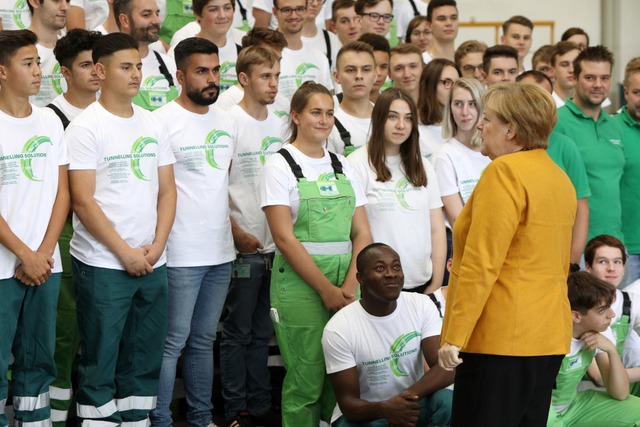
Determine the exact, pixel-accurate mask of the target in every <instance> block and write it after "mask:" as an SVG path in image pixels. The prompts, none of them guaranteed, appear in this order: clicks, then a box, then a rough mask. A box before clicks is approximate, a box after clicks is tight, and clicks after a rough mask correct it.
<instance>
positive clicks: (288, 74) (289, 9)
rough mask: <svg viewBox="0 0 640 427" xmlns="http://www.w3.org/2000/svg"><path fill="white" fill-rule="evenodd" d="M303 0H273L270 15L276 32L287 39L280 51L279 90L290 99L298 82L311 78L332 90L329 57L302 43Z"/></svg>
mask: <svg viewBox="0 0 640 427" xmlns="http://www.w3.org/2000/svg"><path fill="white" fill-rule="evenodd" d="M307 13H308V12H307V1H306V0H276V1H275V2H274V7H273V14H274V15H275V17H276V18H277V20H278V32H280V33H282V35H283V36H284V38H285V39H286V40H287V47H285V48H284V49H283V50H282V61H281V63H280V81H279V89H278V90H279V91H280V93H282V94H283V95H284V96H286V97H288V98H291V97H292V96H293V94H294V93H295V91H296V90H297V89H298V88H299V87H300V85H301V84H302V83H304V82H306V81H309V80H312V81H314V82H316V83H320V84H322V85H323V86H325V87H326V88H327V89H329V91H333V81H332V80H331V72H330V69H329V60H328V59H327V57H326V55H324V54H323V53H322V52H321V51H319V50H318V49H315V48H313V47H311V46H304V45H303V43H302V26H303V25H304V20H305V19H306V17H307Z"/></svg>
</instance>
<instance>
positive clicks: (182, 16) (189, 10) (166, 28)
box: [160, 0, 196, 44]
mask: <svg viewBox="0 0 640 427" xmlns="http://www.w3.org/2000/svg"><path fill="white" fill-rule="evenodd" d="M195 20H196V17H195V16H194V15H193V1H192V0H167V16H166V18H164V22H163V23H162V27H160V37H161V38H162V40H164V42H165V43H167V44H169V43H171V38H172V37H173V35H174V34H175V32H176V31H178V30H179V29H180V28H182V27H184V26H185V25H187V24H188V23H190V22H193V21H195Z"/></svg>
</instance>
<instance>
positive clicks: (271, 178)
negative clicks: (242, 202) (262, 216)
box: [258, 153, 295, 208]
mask: <svg viewBox="0 0 640 427" xmlns="http://www.w3.org/2000/svg"><path fill="white" fill-rule="evenodd" d="M291 179H294V180H295V177H294V176H293V174H292V173H291V168H289V165H288V164H287V162H286V160H285V159H284V157H282V156H281V155H280V154H277V153H276V154H274V155H273V156H271V157H269V160H267V163H266V164H265V165H264V168H262V171H261V172H260V179H259V181H258V195H259V198H260V207H261V208H264V207H265V206H274V205H284V206H291V198H290V196H289V191H290V181H291Z"/></svg>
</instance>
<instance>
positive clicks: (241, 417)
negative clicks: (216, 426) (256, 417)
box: [224, 412, 254, 427]
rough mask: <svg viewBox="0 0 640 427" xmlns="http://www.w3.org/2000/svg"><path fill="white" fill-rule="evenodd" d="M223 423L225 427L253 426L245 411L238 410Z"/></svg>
mask: <svg viewBox="0 0 640 427" xmlns="http://www.w3.org/2000/svg"><path fill="white" fill-rule="evenodd" d="M224 424H225V426H226V427H254V426H253V423H252V422H251V419H250V418H249V414H248V413H247V412H240V413H239V414H238V415H236V416H235V417H233V418H232V419H230V420H227V421H225V423H224Z"/></svg>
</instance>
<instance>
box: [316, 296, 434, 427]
mask: <svg viewBox="0 0 640 427" xmlns="http://www.w3.org/2000/svg"><path fill="white" fill-rule="evenodd" d="M441 329H442V321H441V320H440V315H439V314H438V310H437V309H436V307H435V305H434V304H433V302H431V301H430V300H429V297H427V296H426V295H422V294H414V293H408V292H401V293H400V297H399V298H398V301H397V306H396V309H395V310H394V311H393V313H391V314H389V315H388V316H381V317H378V316H373V315H371V314H369V313H367V312H366V311H365V309H364V308H362V305H361V304H360V301H355V302H353V303H351V304H349V305H348V306H346V307H345V308H343V309H342V310H340V311H338V312H337V313H336V314H335V315H334V316H333V317H332V318H331V320H329V322H328V323H327V326H325V328H324V333H323V334H322V349H323V351H324V359H325V365H326V367H327V373H328V374H333V373H336V372H341V371H344V370H346V369H351V368H354V367H355V368H356V370H357V371H358V380H359V383H360V398H361V399H363V400H366V401H369V402H380V401H383V400H386V399H389V398H391V397H393V396H395V395H397V394H399V393H401V392H402V391H403V390H405V389H407V388H408V387H410V386H412V385H413V384H415V383H416V382H417V381H418V380H420V379H421V378H422V377H423V376H424V356H423V354H422V348H421V343H422V340H423V339H426V338H429V337H433V336H437V335H440V330H441ZM341 415H342V412H341V411H340V408H339V407H338V405H336V408H335V410H334V411H333V416H332V417H331V421H332V422H333V421H335V420H337V419H338V418H339V417H340V416H341Z"/></svg>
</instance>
